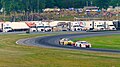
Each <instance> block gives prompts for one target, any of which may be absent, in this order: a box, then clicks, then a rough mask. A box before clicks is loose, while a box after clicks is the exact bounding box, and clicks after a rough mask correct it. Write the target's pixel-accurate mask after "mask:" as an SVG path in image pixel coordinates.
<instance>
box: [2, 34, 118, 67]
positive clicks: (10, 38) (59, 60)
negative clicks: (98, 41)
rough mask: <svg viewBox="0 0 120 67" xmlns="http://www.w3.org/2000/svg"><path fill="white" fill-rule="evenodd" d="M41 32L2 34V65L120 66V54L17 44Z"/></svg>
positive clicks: (13, 66) (17, 66)
mask: <svg viewBox="0 0 120 67" xmlns="http://www.w3.org/2000/svg"><path fill="white" fill-rule="evenodd" d="M37 36H44V35H41V34H31V35H30V34H28V35H18V34H14V35H13V34H10V35H0V67H120V54H113V53H101V52H91V51H82V50H81V51H80V50H64V49H50V48H41V47H35V46H23V45H17V44H16V43H15V42H16V41H17V40H18V39H21V38H22V39H24V38H31V37H37Z"/></svg>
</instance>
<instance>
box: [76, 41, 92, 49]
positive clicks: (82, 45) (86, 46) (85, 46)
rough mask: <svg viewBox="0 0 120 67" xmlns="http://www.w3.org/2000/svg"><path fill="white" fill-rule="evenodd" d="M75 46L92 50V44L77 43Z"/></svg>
mask: <svg viewBox="0 0 120 67" xmlns="http://www.w3.org/2000/svg"><path fill="white" fill-rule="evenodd" d="M75 46H76V47H84V48H90V47H91V44H90V43H88V42H86V41H77V42H76V43H75Z"/></svg>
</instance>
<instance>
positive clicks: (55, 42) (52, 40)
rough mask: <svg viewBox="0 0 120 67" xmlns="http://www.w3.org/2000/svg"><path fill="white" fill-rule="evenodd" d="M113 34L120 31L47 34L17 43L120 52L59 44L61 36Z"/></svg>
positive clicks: (81, 36) (80, 36) (75, 36)
mask: <svg viewBox="0 0 120 67" xmlns="http://www.w3.org/2000/svg"><path fill="white" fill-rule="evenodd" d="M111 34H120V31H110V32H84V33H76V34H61V35H55V36H45V37H36V38H29V39H21V40H18V41H17V42H16V43H17V44H22V45H29V46H40V47H45V48H59V49H73V50H88V51H99V52H112V53H120V50H110V49H101V48H99V49H97V48H78V47H73V46H63V45H59V40H60V38H70V39H73V38H84V37H94V36H103V35H111Z"/></svg>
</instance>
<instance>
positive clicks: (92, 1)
mask: <svg viewBox="0 0 120 67" xmlns="http://www.w3.org/2000/svg"><path fill="white" fill-rule="evenodd" d="M91 5H92V6H98V7H100V8H107V7H108V6H117V5H120V0H0V8H4V10H5V11H6V13H9V12H16V11H25V12H26V11H32V12H41V11H42V9H44V8H54V7H58V8H71V7H73V8H83V7H84V6H91Z"/></svg>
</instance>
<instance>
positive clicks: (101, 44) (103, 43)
mask: <svg viewBox="0 0 120 67" xmlns="http://www.w3.org/2000/svg"><path fill="white" fill-rule="evenodd" d="M78 40H85V41H88V42H90V43H91V44H92V47H93V48H106V49H120V35H119V34H118V35H109V36H98V37H86V38H76V39H74V41H78Z"/></svg>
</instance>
